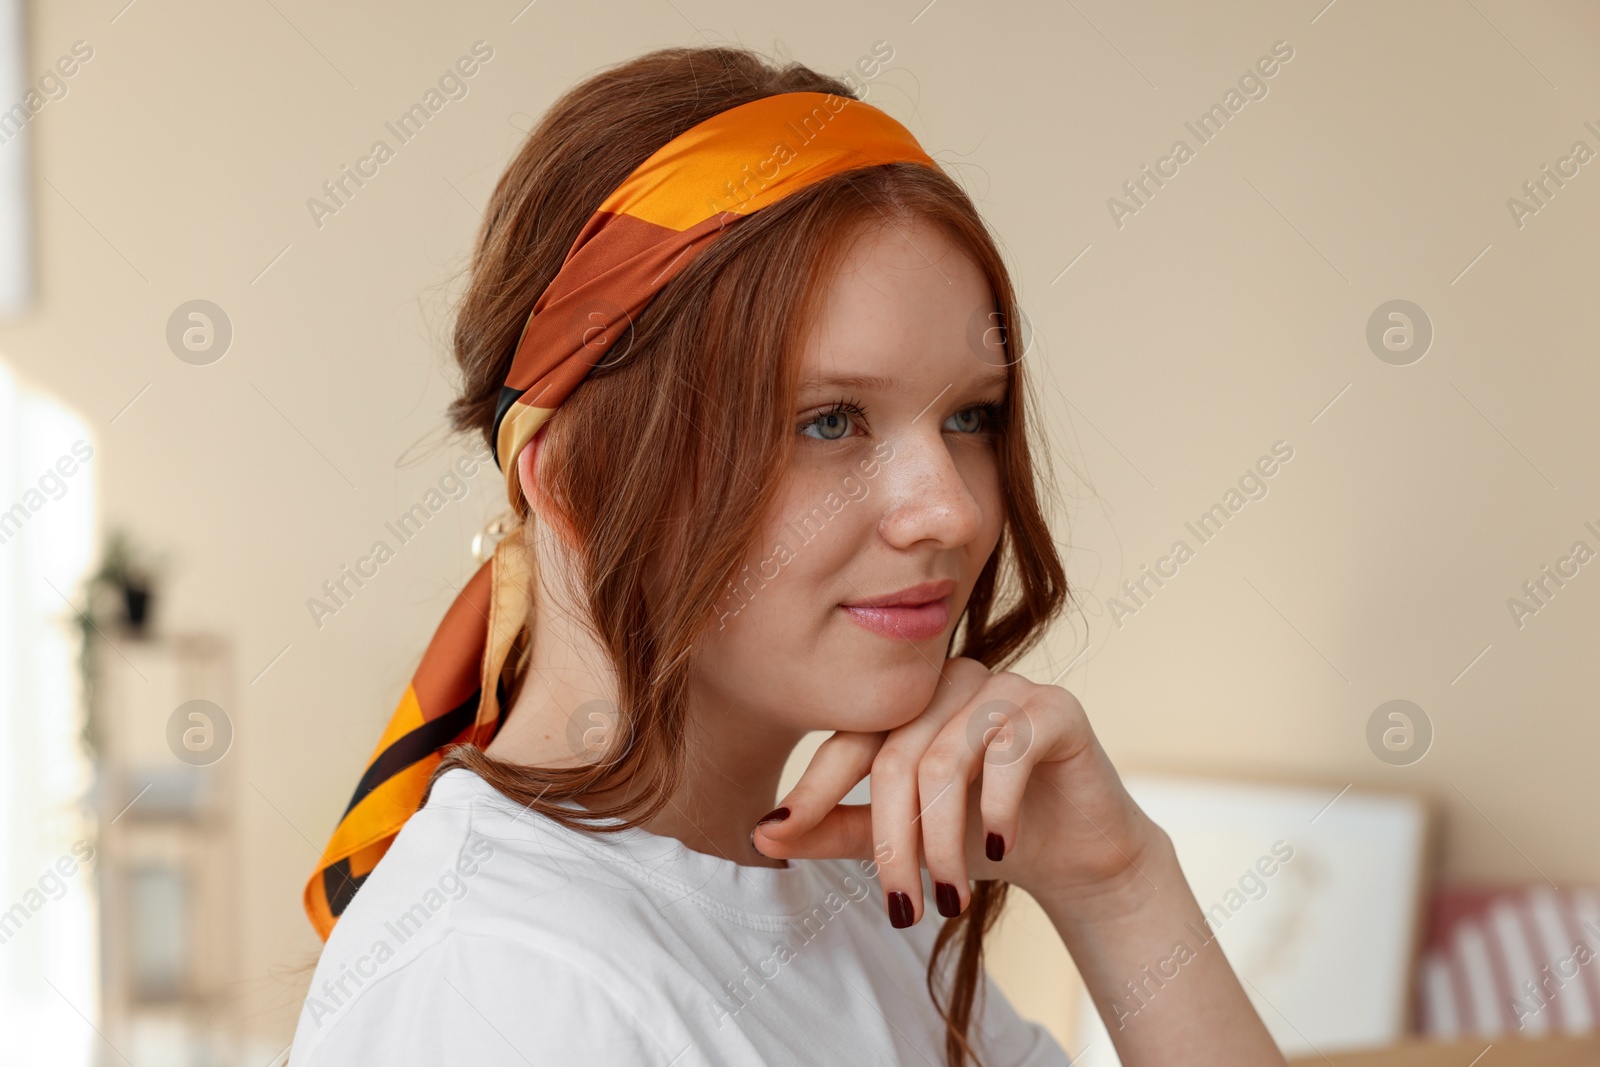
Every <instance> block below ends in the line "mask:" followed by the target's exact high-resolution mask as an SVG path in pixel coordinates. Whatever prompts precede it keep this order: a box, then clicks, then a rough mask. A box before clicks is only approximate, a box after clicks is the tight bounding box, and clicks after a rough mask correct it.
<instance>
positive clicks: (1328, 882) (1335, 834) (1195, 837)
mask: <svg viewBox="0 0 1600 1067" xmlns="http://www.w3.org/2000/svg"><path fill="white" fill-rule="evenodd" d="M1123 781H1124V783H1125V784H1126V785H1127V787H1128V791H1129V792H1130V793H1131V794H1132V795H1133V797H1134V799H1135V800H1137V801H1138V802H1139V804H1140V806H1141V807H1143V808H1144V810H1145V811H1146V812H1148V813H1149V815H1150V817H1151V818H1152V819H1154V820H1155V821H1156V822H1157V823H1158V824H1160V826H1161V827H1162V828H1163V829H1164V830H1166V831H1167V833H1168V834H1169V835H1170V836H1171V838H1172V841H1173V844H1174V846H1175V847H1176V849H1177V852H1178V860H1179V862H1180V863H1181V864H1182V866H1183V870H1184V874H1185V876H1186V877H1187V878H1188V880H1189V884H1190V885H1191V886H1192V887H1193V889H1194V893H1195V896H1196V897H1197V898H1198V899H1199V901H1200V907H1201V909H1202V910H1203V911H1204V912H1205V914H1206V918H1207V922H1206V924H1205V926H1201V925H1199V924H1195V925H1194V926H1192V927H1191V928H1190V929H1189V930H1188V932H1187V934H1185V935H1184V936H1183V937H1182V938H1181V940H1182V941H1183V942H1184V944H1183V947H1182V948H1180V947H1179V946H1178V945H1177V944H1175V945H1174V947H1173V952H1172V953H1170V954H1169V955H1168V956H1167V957H1165V958H1163V959H1159V960H1152V961H1150V965H1149V967H1148V968H1147V969H1143V970H1141V971H1140V973H1138V974H1131V975H1129V976H1128V977H1129V982H1128V983H1127V985H1126V987H1125V990H1124V992H1123V993H1122V995H1121V997H1120V998H1119V1001H1118V1003H1117V1004H1116V1005H1115V1006H1114V1008H1113V1012H1114V1015H1115V1018H1114V1019H1113V1023H1112V1024H1113V1026H1135V1025H1137V1023H1138V1014H1139V1012H1141V1011H1142V1010H1143V1009H1144V1008H1145V1007H1147V1006H1149V1005H1151V1004H1153V1003H1155V1002H1156V1001H1157V1000H1158V998H1159V997H1160V996H1161V993H1162V990H1163V989H1164V988H1165V986H1166V984H1167V983H1170V982H1181V981H1183V973H1182V969H1183V963H1184V962H1187V953H1188V952H1192V951H1194V950H1197V949H1199V948H1200V947H1201V946H1203V945H1205V944H1207V943H1209V941H1210V940H1211V939H1212V938H1215V939H1216V941H1217V942H1218V943H1219V944H1220V945H1221V946H1222V949H1223V951H1224V952H1226V953H1227V956H1228V960H1229V962H1230V963H1232V965H1233V967H1234V969H1235V970H1236V971H1237V972H1238V974H1239V975H1240V978H1241V979H1242V980H1243V984H1244V987H1245V991H1246V993H1248V994H1249V996H1250V998H1251V1000H1252V1002H1253V1003H1254V1004H1255V1006H1256V1010H1257V1011H1258V1012H1259V1013H1260V1015H1261V1017H1262V1019H1263V1020H1264V1021H1265V1022H1266V1024H1267V1028H1268V1029H1269V1030H1270V1031H1271V1033H1272V1036H1273V1038H1274V1039H1275V1040H1276V1041H1277V1042H1278V1045H1279V1047H1280V1048H1282V1049H1283V1051H1284V1052H1285V1053H1286V1054H1288V1055H1295V1054H1298V1053H1316V1052H1329V1051H1333V1050H1344V1049H1356V1048H1362V1047H1366V1046H1375V1045H1383V1044H1388V1043H1390V1042H1392V1041H1395V1040H1398V1039H1399V1038H1400V1037H1402V1036H1403V1035H1404V1034H1405V1032H1406V1030H1407V1028H1408V1022H1409V1019H1408V1013H1409V1011H1410V1007H1411V1003H1412V998H1411V979H1412V974H1413V971H1414V962H1415V959H1416V953H1417V949H1418V944H1419V939H1420V937H1421V932H1422V925H1421V911H1422V900H1423V894H1424V892H1425V890H1426V881H1427V875H1426V870H1425V867H1426V858H1427V856H1428V835H1429V832H1430V825H1431V819H1430V814H1429V810H1428V807H1427V805H1426V803H1425V802H1424V801H1423V800H1422V799H1421V798H1420V797H1413V796H1409V795H1405V794H1389V793H1376V792H1367V791H1363V790H1358V789H1355V788H1353V787H1351V786H1349V785H1345V786H1342V787H1341V786H1339V785H1331V786H1307V785H1281V784H1270V783H1265V782H1248V781H1230V780H1221V779H1205V778H1188V777H1178V776H1168V775H1159V774H1127V775H1124V776H1123ZM1076 1033H1077V1041H1076V1045H1077V1055H1076V1058H1075V1060H1074V1062H1075V1063H1076V1064H1078V1065H1079V1067H1112V1065H1116V1064H1118V1063H1119V1061H1118V1059H1117V1056H1116V1053H1115V1050H1114V1049H1113V1048H1112V1045H1111V1040H1110V1033H1109V1031H1108V1029H1107V1027H1106V1025H1105V1023H1104V1022H1103V1021H1102V1020H1101V1018H1100V1015H1099V1013H1098V1012H1097V1011H1096V1010H1095V1008H1094V1005H1093V1003H1092V1002H1091V1001H1090V1000H1089V997H1088V994H1087V993H1083V994H1081V995H1080V1000H1079V1006H1078V1016H1077V1026H1076Z"/></svg>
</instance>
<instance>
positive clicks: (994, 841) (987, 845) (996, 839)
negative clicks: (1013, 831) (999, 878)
mask: <svg viewBox="0 0 1600 1067" xmlns="http://www.w3.org/2000/svg"><path fill="white" fill-rule="evenodd" d="M983 854H984V855H985V856H988V857H989V858H990V859H991V860H994V862H996V863H999V862H1000V861H1001V860H1003V859H1005V858H1006V839H1005V838H1003V837H1001V836H1000V835H999V834H990V835H989V839H988V840H987V841H985V842H984V843H983Z"/></svg>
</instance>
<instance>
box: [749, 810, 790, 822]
mask: <svg viewBox="0 0 1600 1067" xmlns="http://www.w3.org/2000/svg"><path fill="white" fill-rule="evenodd" d="M788 817H789V809H788V808H773V809H772V810H771V811H769V812H767V813H766V814H765V815H763V816H761V818H759V819H757V820H756V825H757V826H760V825H761V824H762V823H764V822H782V821H783V820H785V819H787V818H788Z"/></svg>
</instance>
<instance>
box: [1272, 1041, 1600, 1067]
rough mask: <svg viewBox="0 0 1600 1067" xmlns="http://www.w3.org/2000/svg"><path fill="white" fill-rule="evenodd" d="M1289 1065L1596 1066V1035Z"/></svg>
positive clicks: (1412, 1044)
mask: <svg viewBox="0 0 1600 1067" xmlns="http://www.w3.org/2000/svg"><path fill="white" fill-rule="evenodd" d="M1289 1063H1290V1065H1291V1067H1595V1065H1600V1037H1557V1038H1541V1039H1539V1040H1537V1041H1519V1040H1515V1039H1501V1038H1495V1039H1493V1040H1490V1039H1488V1038H1477V1039H1475V1040H1472V1041H1448V1042H1439V1041H1408V1042H1405V1043H1404V1044H1400V1045H1396V1046H1394V1047H1393V1048H1387V1049H1379V1050H1375V1051H1372V1052H1349V1053H1342V1054H1339V1055H1329V1056H1326V1057H1324V1056H1316V1055H1312V1056H1301V1057H1297V1058H1295V1059H1292V1060H1290V1061H1289Z"/></svg>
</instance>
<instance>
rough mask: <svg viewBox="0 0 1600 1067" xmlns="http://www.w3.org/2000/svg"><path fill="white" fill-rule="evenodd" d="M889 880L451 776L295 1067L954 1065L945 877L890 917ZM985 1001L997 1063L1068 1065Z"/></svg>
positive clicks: (314, 995)
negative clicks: (770, 856)
mask: <svg viewBox="0 0 1600 1067" xmlns="http://www.w3.org/2000/svg"><path fill="white" fill-rule="evenodd" d="M613 821H615V820H613ZM876 873H877V868H876V867H875V866H874V865H873V864H872V862H871V861H855V860H843V859H832V860H791V861H790V862H789V866H788V867H787V868H774V867H752V866H744V865H741V864H738V863H735V862H733V861H732V860H728V859H724V858H721V857H719V856H712V855H707V854H705V853H701V852H696V851H694V850H692V849H690V848H688V847H687V846H685V845H684V844H683V843H682V842H681V841H678V840H677V839H676V838H671V837H665V836H661V835H657V834H652V833H650V832H648V831H646V830H644V829H641V828H639V827H633V828H630V829H627V830H623V831H620V832H614V833H604V834H595V835H590V834H586V833H583V832H579V831H572V830H568V829H566V828H564V827H562V826H561V825H560V824H559V823H557V822H555V821H554V820H552V819H549V818H546V817H544V816H542V815H539V814H537V813H535V812H532V811H529V810H527V809H525V808H523V807H522V806H521V805H519V804H516V803H514V802H513V801H511V800H509V799H507V798H506V797H504V796H502V795H501V794H500V793H499V792H498V791H496V790H495V789H494V788H493V787H492V786H490V785H489V784H488V783H487V782H485V781H484V780H483V779H482V778H479V777H478V776H477V775H475V774H473V773H472V772H470V771H467V770H464V769H461V768H456V769H453V770H451V771H449V772H448V773H446V774H444V775H443V776H441V777H440V779H439V780H438V782H437V783H435V785H434V789H433V793H432V795H431V796H430V797H429V799H428V804H427V806H426V807H424V808H422V809H421V810H420V811H418V812H417V813H416V814H414V815H413V816H412V817H411V818H410V819H409V820H407V822H406V824H405V826H404V827H403V828H402V829H401V831H400V833H399V835H398V836H397V837H396V838H395V841H394V844H393V845H392V846H391V847H390V849H389V851H388V853H387V854H386V855H385V856H384V858H383V860H382V861H381V862H380V863H379V864H378V865H377V867H376V868H374V869H373V872H372V874H371V875H370V876H369V877H368V879H367V881H366V882H365V884H364V885H363V886H362V887H361V890H360V892H358V893H357V894H356V896H355V899H354V900H353V901H352V902H351V904H350V906H349V907H348V908H347V909H346V910H345V913H344V915H343V916H342V917H341V918H340V920H339V923H338V925H337V926H335V927H334V930H333V934H332V935H331V936H330V937H329V939H328V943H327V945H326V946H325V947H324V949H323V952H322V958H321V960H320V961H319V963H318V965H317V970H316V975H315V977H314V978H313V979H312V983H311V990H310V993H309V995H308V997H307V999H306V1002H305V1005H304V1006H303V1008H302V1009H301V1013H300V1023H299V1028H298V1029H297V1031H296V1033H295V1040H294V1049H293V1052H292V1053H291V1054H290V1057H289V1064H288V1067H336V1065H337V1067H352V1065H362V1064H383V1065H385V1067H411V1065H416V1067H422V1065H427V1067H438V1065H441V1064H470V1065H471V1067H502V1065H503V1067H527V1065H529V1064H533V1065H536V1067H544V1065H546V1064H560V1065H566V1064H582V1065H584V1067H706V1065H730V1067H731V1065H738V1067H750V1065H755V1064H775V1065H776V1064H784V1065H787V1064H806V1065H809V1064H816V1065H827V1067H837V1065H839V1064H846V1063H863V1064H873V1065H887V1064H905V1065H913V1064H914V1065H916V1067H944V1064H945V1055H944V1025H943V1022H942V1021H941V1020H940V1018H939V1016H938V1013H937V1011H936V1010H935V1008H934V1006H933V1002H932V1000H931V999H930V998H929V996H928V992H927V987H926V985H925V974H926V970H927V961H928V956H929V953H930V952H931V950H932V947H933V939H934V936H935V935H936V934H937V933H938V929H939V926H940V924H942V923H943V922H944V919H943V918H942V917H941V916H940V915H939V913H938V911H937V910H936V909H935V907H934V905H933V902H932V893H931V884H932V883H931V879H930V878H929V877H928V876H927V872H923V875H924V877H923V890H924V900H925V909H924V913H923V917H922V919H921V921H919V922H918V923H917V924H916V925H915V926H911V927H908V928H906V929H903V930H896V929H894V928H893V927H892V926H890V924H889V918H888V916H887V915H886V914H885V913H884V908H883V903H882V900H883V895H882V890H881V889H880V888H879V885H878V880H877V877H876ZM947 959H949V960H951V961H952V962H953V960H954V954H953V952H952V953H951V954H950V955H948V956H947ZM973 1014H974V1023H973V1026H972V1029H971V1031H970V1037H971V1039H972V1040H973V1043H974V1045H975V1047H976V1048H977V1050H978V1052H979V1054H980V1055H981V1056H982V1057H983V1060H984V1062H985V1064H986V1065H987V1067H1068V1064H1069V1061H1068V1059H1067V1056H1066V1054H1065V1052H1063V1051H1062V1049H1061V1046H1060V1045H1059V1044H1058V1043H1057V1042H1056V1041H1055V1039H1054V1038H1053V1037H1051V1035H1050V1034H1049V1032H1048V1031H1046V1030H1045V1029H1044V1028H1043V1027H1042V1026H1040V1025H1038V1024H1037V1023H1033V1022H1030V1021H1027V1020H1024V1019H1022V1018H1021V1017H1019V1016H1018V1015H1017V1014H1016V1012H1015V1011H1014V1010H1013V1009H1012V1007H1011V1005H1010V1003H1009V1002H1007V1000H1006V998H1005V996H1004V994H1002V993H1001V991H1000V989H999V987H998V986H996V985H995V984H994V982H993V980H992V979H990V978H989V977H988V976H987V975H985V976H984V982H983V984H982V985H981V986H980V988H979V995H978V1000H977V1003H976V1004H975V1005H974V1013H973Z"/></svg>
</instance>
